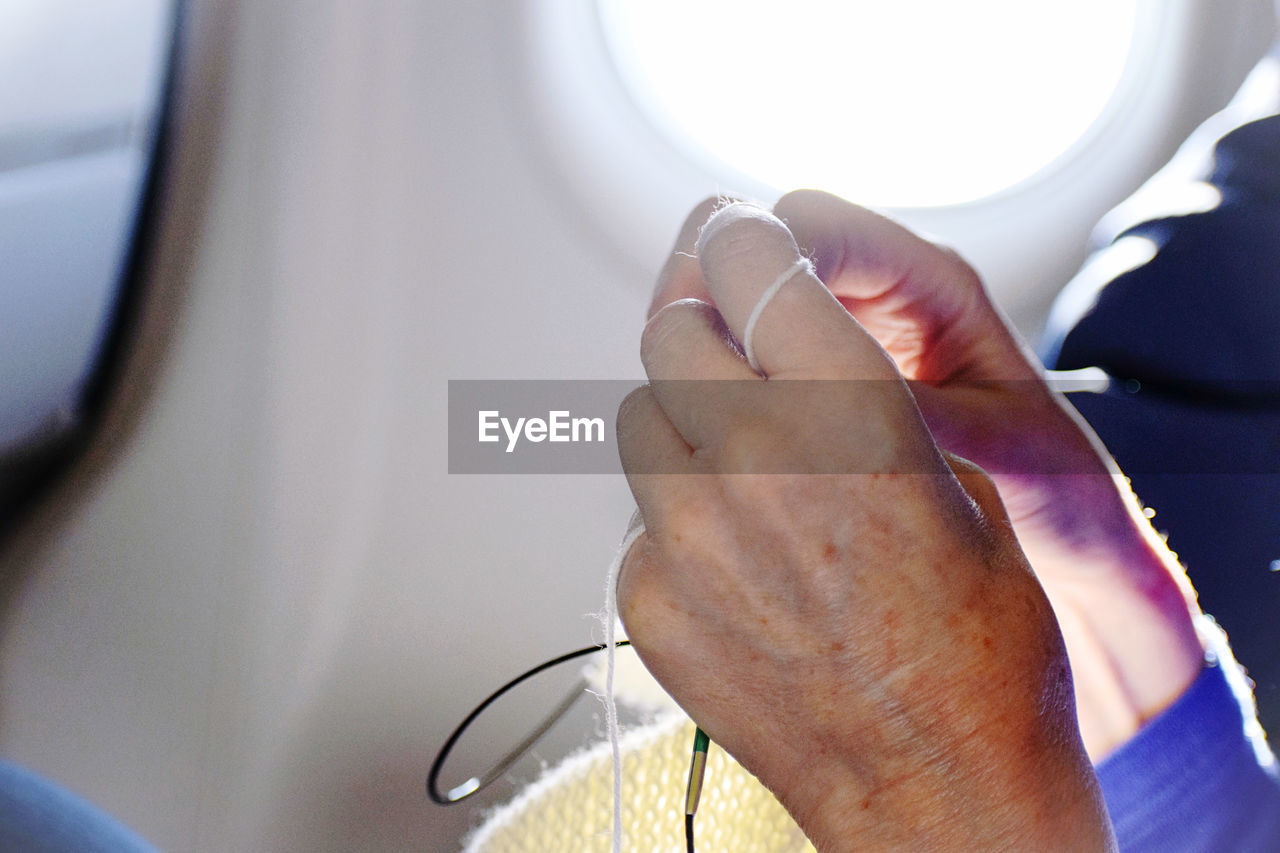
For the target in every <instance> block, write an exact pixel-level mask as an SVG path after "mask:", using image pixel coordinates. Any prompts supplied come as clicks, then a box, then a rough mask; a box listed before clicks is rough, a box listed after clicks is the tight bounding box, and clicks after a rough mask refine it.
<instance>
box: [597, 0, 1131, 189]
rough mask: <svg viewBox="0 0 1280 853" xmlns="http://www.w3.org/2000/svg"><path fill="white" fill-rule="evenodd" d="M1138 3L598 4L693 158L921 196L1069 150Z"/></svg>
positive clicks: (771, 177)
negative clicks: (693, 155)
mask: <svg viewBox="0 0 1280 853" xmlns="http://www.w3.org/2000/svg"><path fill="white" fill-rule="evenodd" d="M1137 3H1138V0H1072V2H1069V3H1066V2H1059V3H1044V2H1027V0H968V2H963V3H957V2H955V0H895V2H885V0H832V2H822V0H789V2H787V3H785V4H784V3H763V2H759V3H748V2H743V0H736V2H735V0H600V8H601V18H602V22H603V25H604V31H605V38H606V40H607V42H608V44H609V47H610V48H611V50H612V51H613V53H614V56H615V58H616V61H617V64H618V68H619V71H620V73H621V75H622V78H623V80H624V82H625V83H626V85H627V86H628V87H629V88H630V89H631V91H632V94H633V96H634V97H635V99H636V101H637V103H638V104H639V105H640V107H641V108H642V109H643V110H644V111H646V112H647V113H649V115H650V117H651V118H652V119H654V121H655V122H656V123H657V124H658V125H659V126H660V127H662V128H663V129H664V130H665V131H666V132H668V133H669V134H670V135H671V136H672V137H674V138H675V139H676V141H677V142H679V143H680V144H682V145H683V146H685V147H686V148H687V149H689V150H691V151H692V152H693V153H694V154H695V156H698V157H700V158H702V159H704V160H707V159H708V158H710V160H709V161H710V162H712V163H717V162H718V163H719V164H720V166H721V168H722V169H723V167H725V166H727V167H729V169H730V170H733V171H736V172H738V173H740V174H744V175H747V176H750V177H751V178H752V179H754V180H756V181H759V182H761V183H763V184H765V185H768V186H770V187H773V188H775V189H777V190H784V189H790V188H793V187H799V186H811V187H821V188H823V189H829V190H832V191H834V192H837V193H839V194H841V195H844V196H846V197H848V198H851V199H854V200H856V201H860V202H863V203H866V204H872V205H882V206H902V207H908V206H934V205H946V204H957V203H961V202H965V201H972V200H975V199H979V198H983V197H985V196H989V195H992V194H993V193H996V192H999V191H1000V190H1003V189H1005V188H1007V187H1010V186H1012V185H1014V184H1016V183H1018V182H1019V181H1021V180H1024V179H1026V178H1028V177H1030V176H1031V175H1033V174H1035V173H1036V172H1037V171H1039V170H1040V169H1042V168H1044V167H1045V166H1046V165H1048V164H1049V163H1051V162H1052V161H1053V160H1055V159H1056V158H1057V157H1058V156H1060V155H1061V154H1062V153H1063V152H1065V151H1066V150H1067V149H1068V148H1069V147H1070V146H1071V145H1072V143H1074V142H1075V141H1077V140H1078V139H1079V138H1080V137H1081V136H1082V135H1083V134H1084V133H1085V131H1086V130H1087V129H1088V128H1089V126H1090V125H1091V124H1093V122H1094V121H1095V120H1096V119H1097V118H1098V116H1099V114H1100V113H1101V112H1102V109H1103V107H1104V106H1105V105H1106V103H1107V101H1108V99H1109V98H1110V97H1111V95H1112V93H1113V92H1114V91H1115V88H1116V84H1117V83H1118V82H1119V80H1120V75H1121V71H1122V69H1123V67H1124V63H1125V59H1126V57H1127V55H1128V53H1129V47H1130V43H1131V39H1132V36H1133V28H1134V21H1135V18H1136V13H1137V9H1136V7H1137ZM726 189H733V187H731V186H726Z"/></svg>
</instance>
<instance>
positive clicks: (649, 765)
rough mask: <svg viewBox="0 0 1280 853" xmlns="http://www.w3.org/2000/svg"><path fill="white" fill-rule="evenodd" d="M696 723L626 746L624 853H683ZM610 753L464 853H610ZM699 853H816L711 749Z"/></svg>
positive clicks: (642, 734) (657, 730) (541, 784)
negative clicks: (691, 750) (685, 807)
mask: <svg viewBox="0 0 1280 853" xmlns="http://www.w3.org/2000/svg"><path fill="white" fill-rule="evenodd" d="M692 743H693V723H692V722H690V721H689V720H688V719H685V718H684V717H683V716H682V715H669V716H667V717H664V718H662V719H660V720H658V721H657V722H654V723H652V724H650V725H647V726H642V727H639V728H637V729H633V730H631V731H629V732H628V733H627V734H626V735H625V736H624V737H623V739H622V742H621V751H622V778H623V800H622V808H623V820H622V824H623V827H624V830H623V839H622V841H623V849H624V850H628V851H637V853H684V850H685V841H684V793H685V783H686V781H687V775H688V772H689V757H690V748H691V745H692ZM612 821H613V816H612V770H611V767H610V749H609V744H608V743H601V744H599V745H597V746H594V747H591V748H589V749H587V750H584V751H582V752H580V753H577V754H576V755H572V756H570V757H568V758H566V759H565V760H564V761H563V762H561V763H560V764H559V765H558V766H556V767H553V768H551V769H550V770H548V771H547V772H546V773H545V774H544V775H543V777H542V778H541V779H539V780H538V781H537V782H534V783H533V784H531V785H530V786H529V787H528V788H526V789H525V790H524V791H523V792H521V793H520V794H519V795H517V796H516V798H515V799H514V800H513V801H512V802H511V803H509V804H508V805H506V806H502V807H500V808H498V809H497V810H496V811H495V812H494V813H493V814H491V815H490V816H489V819H488V820H487V821H486V822H485V824H484V825H483V826H482V827H480V829H478V830H477V831H476V832H475V833H474V834H473V835H472V836H471V837H470V839H469V840H468V843H467V846H466V851H467V853H546V851H558V853H559V851H563V853H579V851H581V853H587V852H588V851H590V853H608V851H609V849H610V846H611V842H612V839H611V837H610V835H611V832H610V828H611V825H612ZM695 831H696V843H697V850H698V853H731V851H732V853H753V851H758V853H793V851H794V853H801V851H813V849H814V848H813V847H812V845H810V844H809V842H808V841H806V840H805V837H804V834H803V833H802V832H801V831H800V828H799V827H797V826H796V824H795V822H794V821H793V820H792V819H791V817H790V815H788V814H787V813H786V811H785V810H784V809H783V808H782V806H781V805H780V804H779V803H778V801H777V800H776V799H775V798H774V796H773V795H772V794H771V793H769V791H768V790H766V789H765V788H764V787H763V786H762V785H761V784H760V783H759V782H758V781H756V779H755V777H754V776H752V775H751V774H750V773H748V772H747V771H745V770H743V769H742V767H741V766H740V765H739V764H738V763H737V762H735V761H734V760H733V759H732V758H730V757H729V756H728V755H726V754H725V752H724V750H721V749H717V748H716V747H715V746H714V745H713V746H712V748H711V751H710V753H709V754H708V756H707V775H706V780H705V783H704V786H703V790H702V802H701V805H700V807H699V808H698V814H697V818H696V821H695Z"/></svg>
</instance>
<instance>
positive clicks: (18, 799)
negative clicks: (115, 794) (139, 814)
mask: <svg viewBox="0 0 1280 853" xmlns="http://www.w3.org/2000/svg"><path fill="white" fill-rule="evenodd" d="M0 850H3V851H10V850H12V851H23V853H28V851H29V853H155V848H154V847H152V846H151V845H150V844H148V843H147V842H146V841H144V840H143V839H142V838H141V837H139V836H138V835H137V834H136V833H135V832H133V831H132V830H131V829H129V828H128V827H126V826H124V825H123V824H121V823H120V822H119V821H117V820H116V819H115V818H113V817H111V816H110V815H108V814H106V813H105V812H103V811H102V810H100V809H98V808H96V807H94V806H92V805H90V804H89V803H88V802H86V801H85V800H83V799H81V798H80V797H77V796H76V795H75V794H72V793H71V792H69V791H67V790H65V789H63V788H60V787H58V786H57V785H55V784H53V783H52V782H50V781H48V780H46V779H43V778H41V777H39V776H37V775H36V774H34V773H32V772H31V771H29V770H26V769H24V768H22V767H19V766H18V765H16V764H12V763H10V762H7V761H0Z"/></svg>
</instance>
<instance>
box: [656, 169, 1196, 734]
mask: <svg viewBox="0 0 1280 853" xmlns="http://www.w3.org/2000/svg"><path fill="white" fill-rule="evenodd" d="M710 209H711V203H707V204H705V205H704V206H703V207H701V208H699V209H698V210H695V211H694V213H693V214H692V215H691V216H690V218H689V220H688V222H687V223H686V225H685V228H684V230H683V232H682V235H681V238H680V241H679V243H678V245H677V251H676V252H675V253H674V254H673V255H672V258H671V260H670V261H669V262H668V264H667V266H666V268H665V269H664V271H663V274H662V276H661V278H660V280H659V285H658V289H657V292H656V294H655V298H654V302H653V307H652V309H651V310H652V311H657V310H658V309H660V308H661V307H662V306H664V305H666V304H668V303H669V302H671V301H673V300H675V299H678V298H681V297H696V298H708V295H709V294H708V291H707V285H706V283H705V281H704V280H703V274H702V271H701V269H700V268H699V266H698V263H697V260H696V259H695V258H693V257H692V256H691V254H690V253H691V251H692V248H693V241H694V240H695V239H696V235H697V229H698V227H699V226H700V225H701V224H702V223H703V222H704V221H705V220H706V217H707V215H708V214H709V212H710ZM774 212H775V213H776V214H777V215H778V216H779V217H780V218H781V219H783V220H784V221H785V222H786V223H787V225H788V227H789V228H790V230H791V231H792V232H793V233H794V235H795V237H796V239H797V240H798V241H799V244H800V246H801V247H802V248H803V249H804V250H805V251H806V252H807V253H808V254H809V256H810V257H811V258H812V259H813V261H814V263H815V265H816V269H817V273H818V275H819V277H820V278H821V279H822V280H823V281H824V282H825V283H826V285H827V286H828V287H829V288H830V290H831V292H832V293H833V294H834V295H835V296H836V297H837V298H838V299H839V301H840V303H841V304H842V305H843V306H844V307H845V308H846V309H847V310H848V311H849V312H850V313H851V314H852V315H853V316H854V317H856V318H857V320H858V321H859V323H860V324H861V325H862V327H863V328H864V329H866V330H867V331H868V332H869V333H870V334H871V335H872V336H873V337H875V338H876V340H877V341H879V343H880V344H881V345H882V346H883V347H884V348H885V350H886V351H887V352H888V353H889V354H890V356H892V358H893V360H894V362H895V364H896V365H897V366H898V368H899V369H900V370H901V372H902V374H903V375H904V376H905V377H906V378H907V379H908V380H910V382H911V389H912V392H913V394H914V396H915V398H916V401H917V403H918V405H919V407H920V410H921V412H922V413H923V415H924V418H925V421H926V422H927V423H928V426H929V428H930V430H931V431H932V434H933V436H934V438H935V439H936V440H937V442H938V444H939V445H940V446H942V447H944V448H946V449H948V450H950V451H952V452H954V453H957V454H959V455H960V456H963V457H964V458H966V459H969V460H971V461H973V462H975V463H977V464H978V465H980V466H982V467H983V468H984V469H985V470H986V471H987V473H989V474H990V475H991V477H992V478H993V480H994V481H995V483H996V485H997V487H998V489H999V493H1000V497H1001V498H1002V500H1003V501H1004V504H1005V506H1006V508H1007V509H1008V512H1009V515H1010V517H1011V519H1012V522H1013V525H1014V529H1015V531H1016V532H1017V536H1018V540H1019V542H1020V544H1021V546H1022V548H1023V549H1024V551H1025V552H1026V554H1027V557H1028V558H1029V560H1030V562H1031V565H1032V566H1033V567H1034V568H1035V571H1036V573H1037V575H1038V576H1039V578H1040V580H1041V583H1042V584H1043V586H1044V589H1045V591H1046V593H1047V594H1048V596H1049V598H1050V600H1051V601H1052V603H1053V606H1054V610H1055V612H1056V614H1057V617H1058V621H1059V624H1060V625H1061V628H1062V631H1063V635H1064V638H1065V640H1066V645H1067V650H1068V653H1069V656H1070V659H1071V665H1072V667H1073V670H1074V672H1075V685H1076V695H1077V706H1078V711H1079V715H1080V728H1081V731H1082V733H1083V736H1084V740H1085V744H1086V746H1087V747H1088V749H1089V752H1090V754H1091V755H1093V756H1094V757H1095V758H1099V757H1101V756H1103V755H1105V754H1107V753H1108V752H1110V751H1111V750H1112V749H1114V748H1115V747H1116V746H1118V745H1119V744H1121V743H1123V742H1124V741H1125V740H1127V739H1128V738H1129V737H1131V736H1132V735H1133V734H1134V733H1135V732H1136V731H1137V729H1138V727H1139V726H1140V725H1141V723H1142V722H1144V721H1145V720H1146V719H1149V718H1150V717H1152V716H1154V715H1155V714H1157V713H1159V712H1160V711H1161V710H1163V709H1164V708H1165V707H1167V706H1168V705H1169V704H1170V703H1171V702H1172V701H1173V700H1174V699H1175V698H1177V696H1179V695H1180V694H1181V693H1182V692H1183V690H1185V688H1186V687H1187V685H1189V684H1190V682H1191V681H1192V680H1193V679H1194V678H1195V675H1196V673H1197V672H1198V671H1199V669H1200V667H1201V665H1202V661H1203V649H1202V647H1201V644H1200V641H1199V639H1198V638H1197V637H1196V634H1195V629H1194V625H1193V622H1192V613H1193V612H1195V606H1194V603H1193V601H1192V594H1191V592H1190V588H1189V586H1188V585H1187V583H1186V580H1185V576H1183V574H1182V572H1181V569H1180V568H1179V567H1178V566H1177V564H1176V560H1175V559H1174V558H1173V556H1172V555H1171V554H1170V553H1169V552H1168V550H1167V549H1166V548H1165V547H1164V545H1163V543H1162V542H1161V541H1160V540H1159V539H1158V538H1157V537H1156V536H1155V534H1154V532H1153V531H1152V530H1151V528H1150V525H1149V524H1148V523H1147V521H1146V519H1145V518H1143V517H1142V516H1141V514H1140V512H1139V507H1138V505H1137V502H1136V500H1135V499H1134V498H1133V496H1132V493H1131V492H1130V491H1129V489H1128V486H1127V483H1126V482H1125V481H1124V480H1123V478H1122V477H1121V476H1120V474H1119V472H1118V471H1117V470H1116V468H1115V466H1114V463H1112V462H1111V460H1110V458H1109V457H1108V456H1107V454H1106V453H1105V450H1104V449H1103V448H1102V447H1101V445H1100V443H1099V442H1098V441H1097V439H1096V437H1095V436H1094V435H1093V433H1092V431H1090V430H1089V428H1088V427H1087V426H1086V425H1085V424H1084V422H1083V421H1082V420H1081V419H1080V418H1079V416H1078V415H1077V414H1076V413H1075V412H1074V410H1072V409H1071V408H1070V407H1069V406H1068V405H1066V403H1065V401H1064V400H1063V398H1062V396H1061V395H1060V394H1056V393H1055V392H1053V391H1052V390H1051V389H1050V388H1049V387H1048V385H1047V384H1046V383H1045V381H1044V375H1043V370H1042V369H1041V367H1040V365H1039V364H1038V362H1037V361H1036V359H1035V358H1034V356H1033V355H1031V354H1030V353H1029V352H1028V350H1027V349H1026V347H1025V346H1023V345H1022V343H1021V342H1020V341H1019V340H1018V339H1017V336H1016V335H1015V334H1014V333H1013V332H1012V331H1011V330H1010V328H1009V326H1008V325H1007V324H1006V322H1005V321H1004V319H1003V318H1002V317H1001V316H1000V314H999V312H998V311H997V310H996V308H995V307H994V306H993V305H992V303H991V301H990V300H989V298H988V297H987V295H986V293H985V291H984V290H983V287H982V284H981V282H980V281H979V279H978V277H977V275H976V273H974V271H973V270H972V268H970V267H969V266H968V265H967V264H966V263H965V262H964V261H963V260H961V259H960V258H959V257H958V256H957V255H955V254H954V253H953V252H950V251H948V250H945V249H942V248H939V247H938V246H935V245H934V244H932V243H930V242H928V241H926V240H924V239H922V238H920V237H918V236H916V235H914V234H912V233H911V232H909V231H907V230H906V229H904V228H902V227H901V226H899V225H897V224H896V223H893V222H891V221H889V220H887V219H885V218H883V217H880V216H878V215H876V214H874V213H872V212H870V211H867V210H865V209H863V208H859V207H857V206H855V205H852V204H849V203H848V202H845V201H843V200H841V199H839V198H836V197H834V196H830V195H827V194H825V193H819V192H814V191H799V192H795V193H790V194H788V195H786V196H784V197H783V198H782V199H781V200H780V201H779V202H778V204H777V205H776V206H775V208H774ZM805 333H806V332H804V331H803V330H801V331H800V332H799V334H805Z"/></svg>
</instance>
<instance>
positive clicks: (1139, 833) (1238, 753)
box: [1097, 652, 1280, 853]
mask: <svg viewBox="0 0 1280 853" xmlns="http://www.w3.org/2000/svg"><path fill="white" fill-rule="evenodd" d="M1252 706H1253V700H1252V696H1251V695H1250V694H1249V689H1248V685H1247V684H1246V683H1245V680H1244V677H1243V675H1242V674H1241V673H1240V670H1239V669H1238V667H1237V665H1236V663H1235V661H1234V660H1233V659H1232V658H1231V656H1230V653H1229V652H1226V653H1225V654H1223V655H1221V657H1220V658H1218V659H1213V660H1211V661H1210V662H1209V663H1208V664H1207V665H1206V666H1205V668H1204V671H1203V672H1201V674H1200V676H1199V677H1198V678H1197V679H1196V681H1195V682H1194V683H1193V684H1192V685H1191V687H1189V688H1188V689H1187V692H1186V693H1184V694H1183V695H1182V697H1180V698H1179V699H1178V701H1177V702H1175V703H1174V704H1173V705H1172V706H1171V707H1169V708H1168V709H1167V710H1166V711H1165V712H1164V713H1162V714H1161V715H1160V716H1158V717H1156V718H1155V719H1154V720H1152V721H1151V722H1150V723H1149V724H1148V725H1147V726H1145V727H1144V728H1143V729H1142V730H1141V731H1139V732H1138V734H1137V735H1136V736H1135V737H1134V738H1133V739H1132V740H1130V741H1129V742H1128V743H1126V744H1125V745H1124V746H1122V747H1120V749H1118V750H1117V751H1116V752H1114V753H1112V754H1111V755H1110V756H1108V757H1107V758H1106V759H1104V760H1103V761H1102V762H1101V763H1100V764H1099V765H1098V767H1097V772H1098V779H1099V781H1100V782H1101V783H1102V792H1103V796H1104V797H1105V798H1106V802H1107V810H1108V811H1109V812H1110V813H1111V822H1112V824H1113V825H1114V827H1115V831H1116V839H1117V840H1118V841H1119V845H1120V850H1121V851H1122V853H1140V852H1141V853H1146V851H1152V853H1155V851H1162V853H1164V852H1165V851H1188V853H1190V851H1226V850H1229V851H1234V852H1235V853H1253V851H1276V850H1280V778H1278V776H1277V768H1276V760H1275V758H1274V756H1272V754H1271V752H1270V750H1269V749H1268V748H1267V745H1266V742H1265V739H1264V737H1263V734H1262V729H1261V728H1260V727H1259V726H1258V724H1257V722H1256V720H1255V718H1254V715H1253V713H1252Z"/></svg>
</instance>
